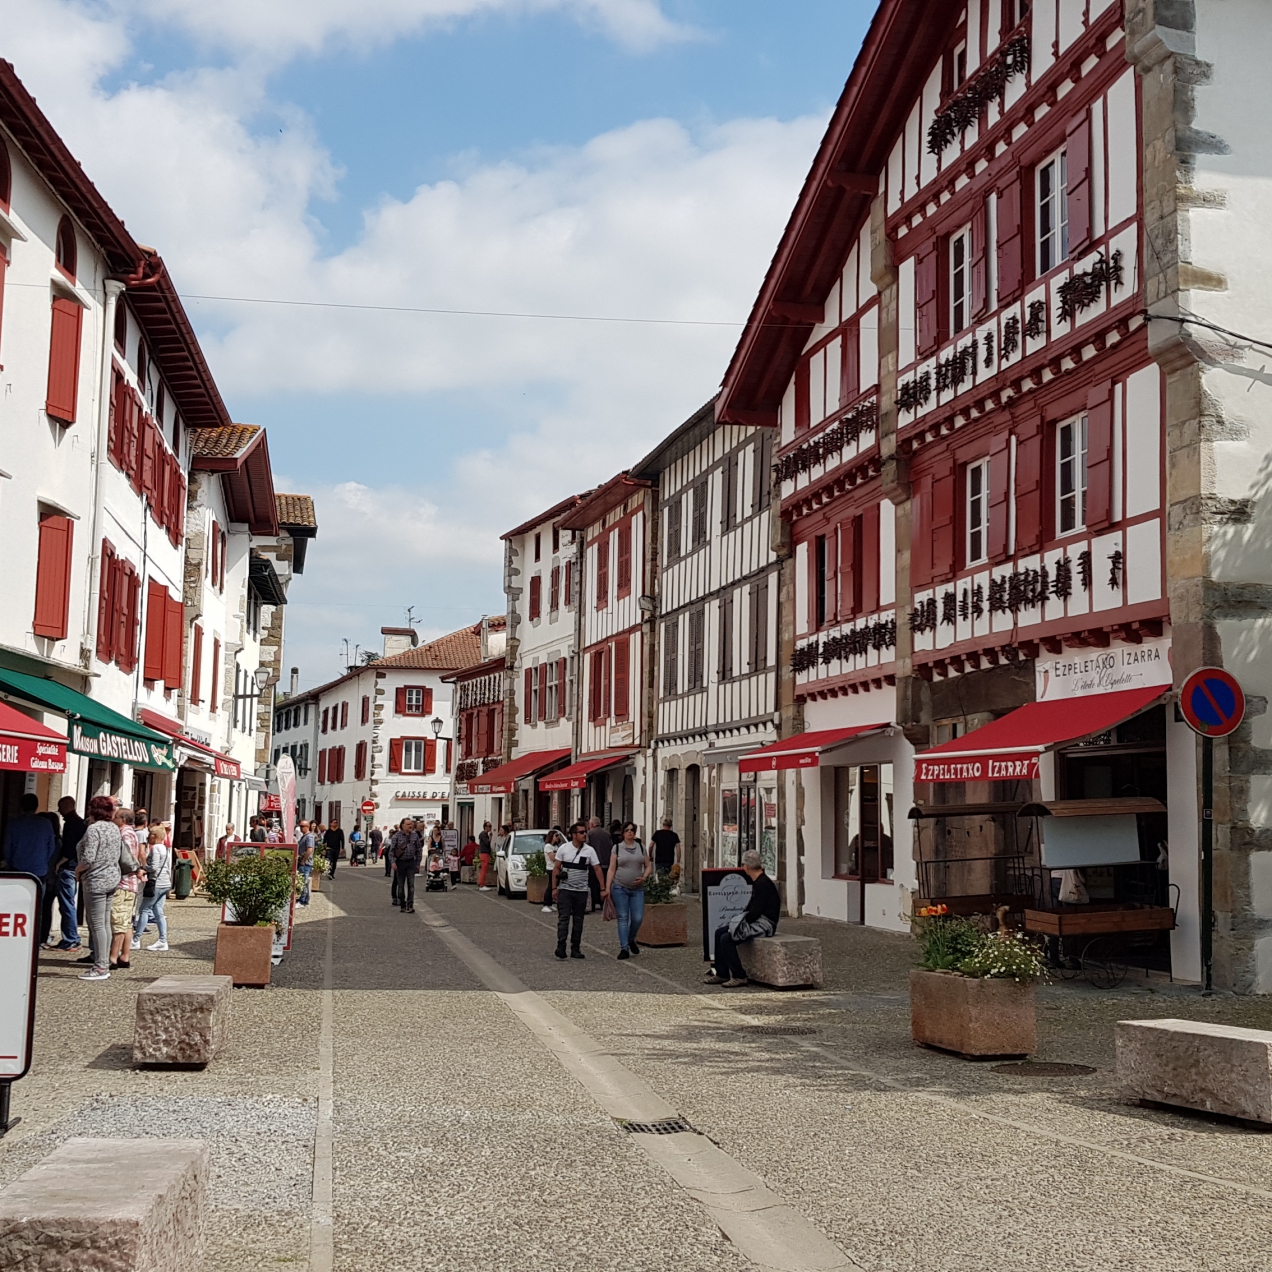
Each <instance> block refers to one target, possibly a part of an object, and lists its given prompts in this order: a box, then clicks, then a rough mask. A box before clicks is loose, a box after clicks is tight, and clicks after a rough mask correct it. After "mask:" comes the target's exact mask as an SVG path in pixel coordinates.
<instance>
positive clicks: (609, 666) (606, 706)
mask: <svg viewBox="0 0 1272 1272" xmlns="http://www.w3.org/2000/svg"><path fill="white" fill-rule="evenodd" d="M613 667H614V664H613V660H612V657H611V655H610V651H609V650H608V649H602V650H601V719H602V720H605V719H608V718H609V715H610V703H611V702H613V700H614V697H613V692H612V688H611V682H610V673H611V671H612V670H613Z"/></svg>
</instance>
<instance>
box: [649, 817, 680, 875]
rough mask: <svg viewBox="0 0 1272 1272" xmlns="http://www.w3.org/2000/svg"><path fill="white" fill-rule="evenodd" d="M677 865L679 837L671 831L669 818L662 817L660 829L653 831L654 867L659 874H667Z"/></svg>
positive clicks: (678, 860) (678, 861)
mask: <svg viewBox="0 0 1272 1272" xmlns="http://www.w3.org/2000/svg"><path fill="white" fill-rule="evenodd" d="M679 864H680V836H679V835H678V834H676V832H675V831H674V830H672V828H671V818H670V817H664V818H663V820H662V829H661V830H656V831H654V865H655V866H656V867H657V869H658V873H659V874H669V873H670V872H671V868H672V866H675V865H679ZM682 869H683V867H682Z"/></svg>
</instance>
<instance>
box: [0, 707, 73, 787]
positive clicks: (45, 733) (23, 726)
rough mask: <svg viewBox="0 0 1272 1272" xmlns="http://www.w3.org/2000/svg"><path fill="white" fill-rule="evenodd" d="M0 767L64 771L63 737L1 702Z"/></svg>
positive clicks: (54, 771) (28, 771)
mask: <svg viewBox="0 0 1272 1272" xmlns="http://www.w3.org/2000/svg"><path fill="white" fill-rule="evenodd" d="M0 769H8V770H9V771H11V772H18V773H65V772H66V738H65V737H63V735H62V734H60V733H55V732H54V731H53V730H52V729H50V728H49V727H48V726H47V725H44V724H41V723H40V722H39V721H38V720H32V719H31V717H30V716H28V715H23V714H22V712H21V711H18V710H17V709H16V708H14V707H11V706H9V705H8V703H5V702H0Z"/></svg>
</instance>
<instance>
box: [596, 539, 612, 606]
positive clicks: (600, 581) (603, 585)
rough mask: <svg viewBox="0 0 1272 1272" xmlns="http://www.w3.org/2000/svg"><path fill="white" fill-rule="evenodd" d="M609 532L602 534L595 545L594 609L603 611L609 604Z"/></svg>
mask: <svg viewBox="0 0 1272 1272" xmlns="http://www.w3.org/2000/svg"><path fill="white" fill-rule="evenodd" d="M609 559H610V537H609V532H608V531H606V533H604V534H602V535H601V537H600V539H599V541H598V542H597V544H596V608H597V609H604V608H605V606H606V605H607V604H609Z"/></svg>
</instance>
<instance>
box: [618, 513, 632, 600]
mask: <svg viewBox="0 0 1272 1272" xmlns="http://www.w3.org/2000/svg"><path fill="white" fill-rule="evenodd" d="M631 590H632V523H631V522H630V521H627V522H624V524H623V525H621V526H619V528H618V595H619V596H626V595H627V593H628V592H630V591H631Z"/></svg>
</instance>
